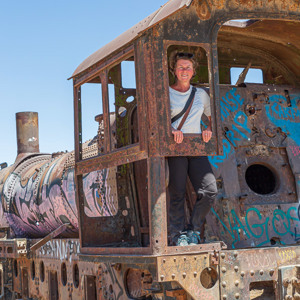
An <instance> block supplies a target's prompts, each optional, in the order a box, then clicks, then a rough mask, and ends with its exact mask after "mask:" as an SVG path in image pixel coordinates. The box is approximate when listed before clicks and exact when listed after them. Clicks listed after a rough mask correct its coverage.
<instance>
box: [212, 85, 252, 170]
mask: <svg viewBox="0 0 300 300" xmlns="http://www.w3.org/2000/svg"><path fill="white" fill-rule="evenodd" d="M243 103H244V98H241V96H240V95H239V94H236V88H233V89H231V90H230V91H229V92H227V93H226V95H225V97H222V99H221V101H220V105H221V119H222V121H224V120H225V119H226V118H227V117H229V116H230V115H231V114H235V116H234V119H233V125H232V126H231V127H232V128H231V129H230V128H227V131H226V132H225V134H226V138H227V140H226V139H223V141H222V143H223V155H219V156H210V157H209V161H210V163H211V165H212V166H213V167H215V168H216V169H217V168H218V167H219V166H218V165H219V164H221V163H222V162H223V161H224V160H226V159H228V157H229V155H230V154H231V153H234V148H233V147H237V144H236V142H238V141H240V140H242V139H245V140H249V137H248V135H249V134H250V133H251V130H250V129H249V128H248V126H247V123H248V117H247V115H246V114H245V113H244V112H243V111H242V110H241V106H242V105H243ZM247 134H248V135H247ZM230 143H231V145H232V146H233V147H232V146H231V145H230Z"/></svg>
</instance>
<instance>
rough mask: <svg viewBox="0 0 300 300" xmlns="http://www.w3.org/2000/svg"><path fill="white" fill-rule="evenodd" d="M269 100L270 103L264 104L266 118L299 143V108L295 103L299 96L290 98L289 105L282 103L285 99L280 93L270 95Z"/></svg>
mask: <svg viewBox="0 0 300 300" xmlns="http://www.w3.org/2000/svg"><path fill="white" fill-rule="evenodd" d="M269 100H270V104H268V105H266V106H265V107H266V114H267V116H268V118H269V119H270V121H271V122H272V123H274V124H275V125H276V126H277V127H280V128H281V129H282V130H283V132H285V133H286V134H288V135H289V137H290V138H292V139H293V140H294V141H295V142H296V144H298V145H299V144H300V136H299V131H300V110H299V109H298V108H297V104H296V101H298V100H299V96H296V97H295V98H293V99H291V106H290V107H288V106H286V105H285V104H284V102H286V99H285V97H283V96H282V95H272V96H271V97H270V98H269ZM293 153H294V152H293ZM294 155H295V154H294Z"/></svg>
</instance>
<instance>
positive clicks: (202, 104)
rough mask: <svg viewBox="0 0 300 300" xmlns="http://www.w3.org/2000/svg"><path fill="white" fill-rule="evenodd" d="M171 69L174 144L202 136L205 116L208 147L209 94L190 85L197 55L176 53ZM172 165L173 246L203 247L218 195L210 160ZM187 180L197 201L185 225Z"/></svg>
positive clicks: (196, 159) (184, 160) (172, 160)
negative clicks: (188, 136)
mask: <svg viewBox="0 0 300 300" xmlns="http://www.w3.org/2000/svg"><path fill="white" fill-rule="evenodd" d="M170 68H171V71H172V72H173V74H174V75H175V80H176V81H175V83H174V84H173V85H172V86H170V87H169V92H170V106H171V118H172V134H173V135H174V141H175V142H176V143H178V144H180V143H182V141H183V139H184V136H183V134H184V133H197V134H201V125H200V122H201V117H202V114H203V113H204V114H205V115H206V116H207V117H208V119H209V125H208V127H207V128H206V130H204V131H203V132H202V138H203V141H204V142H205V143H207V142H208V141H209V140H210V139H211V136H212V131H211V113H210V99H209V96H208V94H207V93H206V91H204V90H203V89H201V88H194V87H192V85H191V83H190V81H191V79H192V77H193V76H194V74H195V68H196V63H195V61H194V59H193V54H192V53H184V52H178V53H176V54H175V56H174V58H173V59H170ZM187 102H192V104H190V108H189V109H190V110H189V109H187V110H189V111H188V112H187V113H186V116H185V115H183V114H182V113H183V110H184V107H185V106H187V104H186V103H187ZM180 113H181V114H180ZM178 117H179V118H178ZM183 118H186V119H185V121H182V120H183ZM168 163H169V172H170V182H169V193H170V210H169V220H170V234H171V239H172V244H173V245H177V246H185V245H194V244H199V243H202V242H203V241H202V240H201V238H200V231H201V228H202V226H203V224H204V222H205V218H206V215H207V213H208V212H209V210H210V208H211V206H212V204H213V201H214V199H215V197H216V194H217V191H218V190H217V186H216V179H215V177H214V174H213V172H212V169H211V166H210V163H209V161H208V158H207V156H187V157H183V156H176V157H169V159H168ZM187 176H189V178H190V180H191V182H192V185H193V187H194V189H195V191H196V194H197V201H196V203H195V206H194V208H193V211H192V215H191V219H190V222H189V224H187V225H185V213H184V201H185V190H186V181H187Z"/></svg>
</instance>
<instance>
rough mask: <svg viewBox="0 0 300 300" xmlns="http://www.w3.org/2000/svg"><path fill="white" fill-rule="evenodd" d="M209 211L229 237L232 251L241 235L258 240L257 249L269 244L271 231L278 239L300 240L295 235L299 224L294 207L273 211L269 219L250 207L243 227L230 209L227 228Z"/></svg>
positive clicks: (213, 211)
mask: <svg viewBox="0 0 300 300" xmlns="http://www.w3.org/2000/svg"><path fill="white" fill-rule="evenodd" d="M298 209H299V208H298ZM211 211H212V213H213V214H214V215H215V216H216V217H217V219H218V220H219V221H220V223H221V224H222V226H223V227H224V229H225V231H227V232H228V233H229V235H230V236H231V238H232V245H231V246H232V248H233V249H234V248H235V244H236V243H237V242H239V241H241V233H243V234H244V236H245V237H246V238H248V239H250V238H252V239H254V240H255V239H260V242H259V244H257V245H256V246H257V247H260V246H263V245H266V244H270V242H271V239H270V232H271V231H272V232H273V233H275V234H277V235H278V236H279V237H282V236H285V235H288V234H289V235H291V236H293V238H294V239H295V241H297V240H298V239H300V234H297V231H296V227H298V225H299V224H300V221H299V218H298V217H297V208H296V207H290V208H289V209H288V211H287V212H284V211H283V210H281V209H275V210H274V211H273V215H272V216H271V218H270V217H269V216H267V217H265V218H264V217H263V215H262V214H261V212H260V211H259V210H258V209H257V208H256V207H251V208H249V209H248V210H247V211H246V216H245V225H244V224H243V222H242V221H241V220H240V218H239V217H238V215H237V214H236V212H235V211H234V210H233V209H232V210H231V212H230V215H229V216H228V217H227V220H228V225H229V226H228V225H226V224H225V223H224V221H223V220H222V219H221V218H220V217H219V215H218V214H217V212H216V211H215V210H214V209H213V208H212V209H211ZM292 224H294V226H295V227H294V228H292ZM281 243H282V242H281Z"/></svg>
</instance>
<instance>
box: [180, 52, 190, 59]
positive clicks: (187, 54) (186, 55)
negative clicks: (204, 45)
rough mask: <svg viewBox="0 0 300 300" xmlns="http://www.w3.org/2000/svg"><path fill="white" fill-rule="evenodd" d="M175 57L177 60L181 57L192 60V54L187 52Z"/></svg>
mask: <svg viewBox="0 0 300 300" xmlns="http://www.w3.org/2000/svg"><path fill="white" fill-rule="evenodd" d="M176 57H179V58H182V57H187V58H193V57H194V54H193V53H189V52H178V53H177V54H176Z"/></svg>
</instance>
